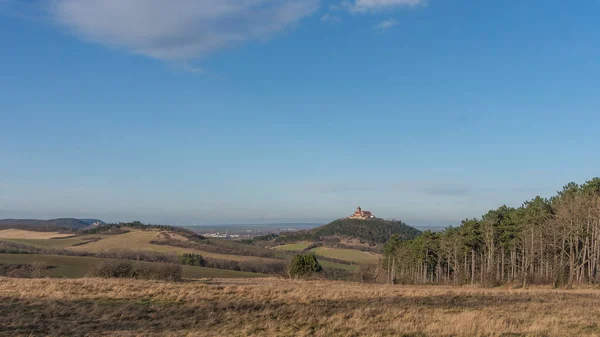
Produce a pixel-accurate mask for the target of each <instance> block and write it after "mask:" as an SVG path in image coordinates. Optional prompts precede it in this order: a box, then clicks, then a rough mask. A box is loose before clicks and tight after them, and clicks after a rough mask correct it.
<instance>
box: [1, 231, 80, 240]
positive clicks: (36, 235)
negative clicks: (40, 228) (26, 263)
mask: <svg viewBox="0 0 600 337" xmlns="http://www.w3.org/2000/svg"><path fill="white" fill-rule="evenodd" d="M70 236H73V234H61V233H58V232H34V231H27V230H22V229H4V230H0V239H35V240H47V239H54V238H66V237H70Z"/></svg>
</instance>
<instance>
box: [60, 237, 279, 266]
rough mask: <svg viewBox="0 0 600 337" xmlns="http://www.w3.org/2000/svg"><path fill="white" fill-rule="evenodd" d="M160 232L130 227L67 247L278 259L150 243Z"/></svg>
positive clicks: (217, 257) (95, 250)
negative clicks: (129, 228) (97, 239)
mask: <svg viewBox="0 0 600 337" xmlns="http://www.w3.org/2000/svg"><path fill="white" fill-rule="evenodd" d="M159 234H160V231H140V230H135V229H132V230H130V232H129V233H124V234H119V235H112V236H107V237H106V238H104V239H102V240H99V241H95V242H90V243H87V244H85V245H80V246H75V247H68V249H72V250H76V251H88V252H100V251H106V250H110V249H123V248H128V249H134V250H145V251H151V252H160V253H177V254H183V253H197V254H201V255H202V256H204V257H208V258H213V259H220V260H231V261H262V262H277V261H279V260H276V259H271V258H264V257H257V256H244V255H230V254H220V253H213V252H207V251H203V250H197V249H191V248H182V247H173V246H167V245H158V244H152V243H150V241H152V240H153V239H154V238H155V237H156V236H157V235H159Z"/></svg>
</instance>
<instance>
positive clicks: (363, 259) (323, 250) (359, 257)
mask: <svg viewBox="0 0 600 337" xmlns="http://www.w3.org/2000/svg"><path fill="white" fill-rule="evenodd" d="M310 251H311V252H313V253H315V254H317V255H321V256H325V257H330V258H332V259H338V260H343V261H348V262H354V263H358V264H375V263H377V261H378V259H379V256H378V255H376V254H373V253H367V252H361V251H360V250H354V249H342V248H328V247H318V248H314V249H311V250H310Z"/></svg>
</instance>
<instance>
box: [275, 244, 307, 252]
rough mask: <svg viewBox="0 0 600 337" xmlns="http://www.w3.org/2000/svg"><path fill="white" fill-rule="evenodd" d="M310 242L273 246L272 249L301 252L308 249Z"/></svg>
mask: <svg viewBox="0 0 600 337" xmlns="http://www.w3.org/2000/svg"><path fill="white" fill-rule="evenodd" d="M309 245H310V242H298V243H289V244H287V245H281V246H275V247H273V249H276V250H281V251H290V252H301V251H303V250H305V249H306V248H308V246H309Z"/></svg>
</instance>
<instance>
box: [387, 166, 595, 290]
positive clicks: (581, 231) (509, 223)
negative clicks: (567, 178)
mask: <svg viewBox="0 0 600 337" xmlns="http://www.w3.org/2000/svg"><path fill="white" fill-rule="evenodd" d="M382 267H383V268H384V269H385V270H386V271H387V274H388V279H387V281H388V282H390V283H433V284H435V283H444V284H463V283H471V284H474V283H479V284H481V285H483V286H495V285H499V284H505V283H508V284H513V285H518V286H525V287H526V286H527V285H528V284H530V283H547V284H553V285H554V286H555V287H559V286H565V287H567V288H571V287H572V286H573V284H575V283H577V284H582V283H588V284H598V283H600V178H594V179H592V180H590V181H587V182H586V183H584V184H582V185H579V184H576V183H569V184H567V185H565V186H564V187H563V189H562V190H560V191H559V192H558V193H557V195H555V196H553V197H551V198H550V199H544V198H541V197H539V196H538V197H535V198H533V199H531V200H529V201H526V202H525V203H523V205H522V206H521V207H518V208H513V207H507V206H501V207H499V208H498V209H495V210H490V211H489V212H487V213H486V214H484V215H483V216H482V217H481V218H477V219H467V220H463V221H462V223H461V224H460V226H458V227H450V228H448V229H446V230H445V231H443V232H440V233H433V232H429V231H428V232H425V233H423V234H422V235H420V236H419V237H417V238H415V239H414V240H410V241H404V242H403V241H402V240H400V238H399V237H398V236H394V237H392V238H391V239H390V240H389V241H388V242H387V243H386V244H385V246H384V259H383V266H382Z"/></svg>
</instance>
